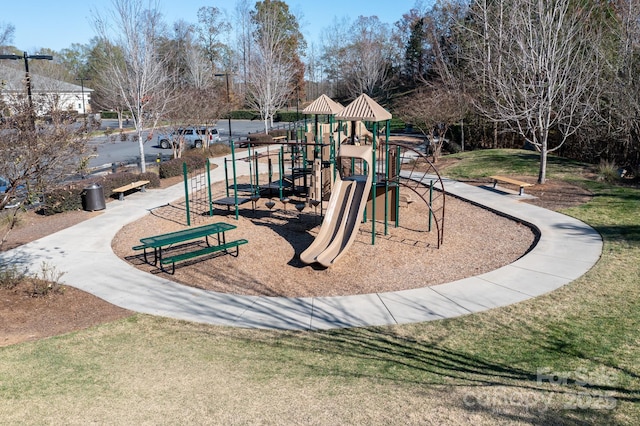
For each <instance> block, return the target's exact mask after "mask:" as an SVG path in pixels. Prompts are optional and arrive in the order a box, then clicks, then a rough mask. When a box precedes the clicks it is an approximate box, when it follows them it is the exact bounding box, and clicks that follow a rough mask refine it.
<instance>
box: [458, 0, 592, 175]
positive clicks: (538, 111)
mask: <svg viewBox="0 0 640 426" xmlns="http://www.w3.org/2000/svg"><path fill="white" fill-rule="evenodd" d="M472 10H473V19H474V20H475V21H476V22H477V23H478V24H479V25H478V27H476V28H481V31H480V32H478V33H476V35H479V36H480V37H475V38H474V41H475V45H474V46H473V48H472V49H470V52H471V53H472V54H475V55H480V56H479V57H478V56H475V57H471V63H472V66H471V69H472V70H476V71H479V73H478V74H476V76H477V77H478V80H479V81H481V82H482V84H483V87H484V88H485V90H484V95H485V96H486V99H485V100H484V102H482V103H478V106H479V107H480V108H481V111H482V112H483V113H484V114H485V115H487V116H488V117H489V118H490V119H492V120H494V121H495V122H501V123H505V124H506V125H507V126H509V127H510V128H511V129H513V130H514V131H516V132H517V133H518V134H520V135H521V136H522V137H523V138H525V139H526V141H527V142H529V143H530V144H531V145H533V146H534V147H535V148H536V149H537V150H538V151H539V152H540V170H539V174H538V182H539V183H544V182H545V179H546V165H547V154H548V153H550V152H553V151H555V150H557V149H559V148H560V147H561V146H562V145H563V144H564V143H565V141H566V140H567V138H568V137H569V136H571V135H572V134H574V133H575V132H576V131H577V130H578V129H579V128H580V127H581V126H582V125H583V123H584V122H585V120H587V118H588V117H589V112H590V106H589V105H590V98H591V97H592V96H593V95H594V94H593V92H592V91H591V88H592V86H591V85H590V82H591V81H592V79H593V78H594V77H595V73H594V70H593V69H592V67H591V64H592V63H593V49H592V48H591V46H590V41H589V35H588V34H587V33H586V29H587V28H588V25H585V22H586V21H588V20H589V11H588V10H587V9H585V8H579V7H577V5H575V4H574V3H572V2H571V0H559V1H555V2H548V1H546V0H515V1H513V0H512V1H509V2H506V1H504V0H498V1H495V2H491V3H490V4H489V3H488V2H486V1H481V2H479V3H478V4H476V8H474V9H472ZM473 64H481V65H482V66H481V67H474V66H473ZM487 106H489V107H488V108H487ZM552 131H557V135H558V137H557V139H555V140H552V139H551V137H550V136H551V133H552Z"/></svg>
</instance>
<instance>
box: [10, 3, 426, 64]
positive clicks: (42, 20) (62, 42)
mask: <svg viewBox="0 0 640 426" xmlns="http://www.w3.org/2000/svg"><path fill="white" fill-rule="evenodd" d="M143 1H146V0H143ZM158 2H159V4H160V10H161V12H162V14H163V15H164V17H165V21H166V22H167V23H168V24H171V23H173V22H175V21H177V20H179V19H182V20H185V21H187V22H193V23H196V22H197V11H198V9H199V8H200V7H203V6H215V7H217V8H218V9H221V10H226V11H227V12H228V13H229V14H230V15H231V14H233V9H234V7H235V4H236V1H235V0H214V1H212V0H209V1H207V0H158ZM416 2H420V0H391V1H390V0H285V3H287V4H288V5H289V10H290V11H292V12H293V13H294V14H298V12H302V15H303V19H302V20H301V22H300V24H301V25H300V26H301V31H302V33H303V35H304V36H305V39H306V41H307V43H308V44H309V45H310V44H311V43H315V44H316V45H319V41H320V33H321V32H322V30H323V29H324V28H327V27H330V26H331V25H332V23H333V22H335V20H336V19H338V20H340V19H341V18H343V17H348V18H350V19H356V18H357V17H358V16H360V15H362V16H374V15H375V16H377V17H378V18H379V19H380V20H381V21H382V22H386V23H388V24H390V25H392V24H393V23H394V22H396V21H398V20H399V19H400V18H401V17H402V15H403V14H404V13H406V12H408V11H409V10H410V9H411V8H413V7H414V6H416ZM423 2H427V3H429V0H423ZM110 7H111V1H109V0H57V1H54V0H2V7H1V8H0V23H9V24H12V25H13V26H14V27H15V29H16V31H15V34H14V38H13V43H12V44H13V45H14V46H16V47H17V48H18V49H20V50H22V51H26V52H27V53H31V54H33V53H37V51H38V50H39V49H40V48H49V49H52V50H54V51H60V50H62V49H65V48H68V47H70V46H71V45H72V44H73V43H80V44H87V43H89V41H90V40H91V38H92V37H94V36H95V32H94V29H93V24H92V16H94V12H95V11H100V12H102V13H104V12H105V11H106V10H108V9H110Z"/></svg>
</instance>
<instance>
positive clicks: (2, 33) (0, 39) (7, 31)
mask: <svg viewBox="0 0 640 426" xmlns="http://www.w3.org/2000/svg"><path fill="white" fill-rule="evenodd" d="M15 32H16V27H14V26H13V24H9V23H6V22H0V49H2V48H4V47H5V46H7V45H8V44H9V43H13V35H14V33H15Z"/></svg>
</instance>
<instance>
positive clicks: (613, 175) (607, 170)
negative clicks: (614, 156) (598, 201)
mask: <svg viewBox="0 0 640 426" xmlns="http://www.w3.org/2000/svg"><path fill="white" fill-rule="evenodd" d="M597 171H598V178H597V179H598V180H599V181H605V182H609V183H613V182H615V181H617V180H619V179H620V172H619V169H618V166H617V165H616V163H615V162H613V161H609V160H600V164H598V167H597Z"/></svg>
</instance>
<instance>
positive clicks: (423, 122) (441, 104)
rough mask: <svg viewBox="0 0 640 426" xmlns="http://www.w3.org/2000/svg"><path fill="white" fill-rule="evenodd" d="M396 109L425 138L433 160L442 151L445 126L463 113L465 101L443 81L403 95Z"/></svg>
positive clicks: (465, 105) (465, 111) (436, 158)
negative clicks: (427, 139)
mask: <svg viewBox="0 0 640 426" xmlns="http://www.w3.org/2000/svg"><path fill="white" fill-rule="evenodd" d="M396 111H397V114H398V115H399V116H400V117H401V118H402V119H403V120H404V121H405V122H407V123H411V124H412V125H413V126H414V127H415V128H417V129H419V130H420V132H421V133H422V134H423V135H425V136H427V137H428V138H429V141H430V145H431V155H432V156H433V162H434V163H435V162H437V161H438V158H439V157H440V155H441V153H442V147H443V145H444V143H445V141H446V137H447V133H448V132H449V128H450V127H451V126H452V125H453V124H455V123H456V122H458V121H460V120H461V119H462V118H463V117H464V116H465V114H466V113H467V111H468V102H467V99H466V97H465V96H464V95H461V94H460V92H457V91H453V90H449V89H447V88H446V86H444V85H440V86H439V87H434V86H433V85H430V86H424V87H423V89H422V90H419V91H418V92H416V93H414V94H412V95H410V96H408V97H406V98H404V99H403V100H402V101H401V104H400V106H399V107H398V108H396Z"/></svg>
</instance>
